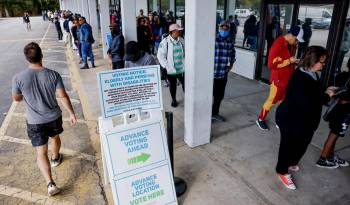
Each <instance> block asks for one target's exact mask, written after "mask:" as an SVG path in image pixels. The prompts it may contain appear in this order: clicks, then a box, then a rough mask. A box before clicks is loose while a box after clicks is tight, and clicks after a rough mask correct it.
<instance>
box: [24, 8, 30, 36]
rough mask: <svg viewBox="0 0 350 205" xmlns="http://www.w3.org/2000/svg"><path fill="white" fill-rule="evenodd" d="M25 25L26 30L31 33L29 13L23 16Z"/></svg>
mask: <svg viewBox="0 0 350 205" xmlns="http://www.w3.org/2000/svg"><path fill="white" fill-rule="evenodd" d="M23 23H24V24H26V30H27V31H31V30H32V26H31V25H30V19H29V13H28V12H25V13H24V16H23Z"/></svg>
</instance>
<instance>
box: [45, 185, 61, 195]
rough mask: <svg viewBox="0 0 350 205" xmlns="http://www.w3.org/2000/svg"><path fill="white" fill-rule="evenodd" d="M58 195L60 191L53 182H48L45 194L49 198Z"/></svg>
mask: <svg viewBox="0 0 350 205" xmlns="http://www.w3.org/2000/svg"><path fill="white" fill-rule="evenodd" d="M58 193H60V190H59V189H58V188H57V186H56V184H55V182H50V183H49V184H48V185H47V194H48V195H49V196H53V195H55V194H58Z"/></svg>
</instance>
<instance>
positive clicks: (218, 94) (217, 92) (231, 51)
mask: <svg viewBox="0 0 350 205" xmlns="http://www.w3.org/2000/svg"><path fill="white" fill-rule="evenodd" d="M235 61H236V50H235V47H234V42H233V40H232V38H231V36H230V23H229V22H225V21H223V22H221V23H220V25H219V33H218V35H217V37H216V39H215V64H214V89H213V97H214V98H213V108H212V117H211V119H212V121H213V122H215V121H218V122H224V121H225V118H224V117H222V116H221V115H219V109H220V105H221V101H222V100H223V99H224V96H225V88H226V84H227V75H228V73H229V72H230V71H231V70H232V68H233V63H234V62H235Z"/></svg>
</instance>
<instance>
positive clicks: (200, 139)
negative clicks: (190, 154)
mask: <svg viewBox="0 0 350 205" xmlns="http://www.w3.org/2000/svg"><path fill="white" fill-rule="evenodd" d="M216 2H217V1H213V0H186V2H185V4H186V8H185V15H186V16H185V18H186V24H185V25H186V28H185V30H186V36H185V38H186V40H185V42H186V45H185V50H186V58H185V70H186V75H185V78H186V79H185V80H186V83H185V84H186V92H185V116H184V118H185V119H184V121H185V142H186V143H187V144H188V146H190V147H196V146H199V145H203V144H206V143H209V142H210V132H211V110H212V98H213V96H212V93H213V75H214V74H213V73H214V47H215V19H216V18H215V17H216V4H217V3H216Z"/></svg>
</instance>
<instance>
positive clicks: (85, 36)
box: [79, 17, 96, 69]
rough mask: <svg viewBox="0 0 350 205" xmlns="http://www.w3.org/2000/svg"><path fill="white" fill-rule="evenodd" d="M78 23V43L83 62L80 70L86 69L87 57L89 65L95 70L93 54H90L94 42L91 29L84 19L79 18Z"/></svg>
mask: <svg viewBox="0 0 350 205" xmlns="http://www.w3.org/2000/svg"><path fill="white" fill-rule="evenodd" d="M79 23H80V30H79V31H80V43H81V53H82V55H83V56H82V57H83V61H84V66H83V67H82V68H81V69H88V68H89V65H88V60H87V57H88V56H89V58H90V60H91V65H92V67H93V68H95V67H96V66H95V61H94V53H93V52H92V44H93V43H94V42H95V39H94V37H93V36H92V29H91V26H90V25H89V24H88V23H86V19H85V17H80V18H79Z"/></svg>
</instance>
